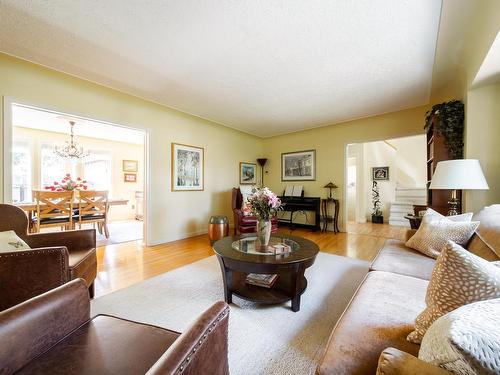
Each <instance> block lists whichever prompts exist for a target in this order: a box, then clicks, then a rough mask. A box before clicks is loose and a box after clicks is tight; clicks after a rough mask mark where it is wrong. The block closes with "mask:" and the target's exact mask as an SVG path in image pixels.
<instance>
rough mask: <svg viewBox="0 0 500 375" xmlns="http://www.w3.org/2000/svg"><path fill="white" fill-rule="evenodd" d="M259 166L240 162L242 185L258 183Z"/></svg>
mask: <svg viewBox="0 0 500 375" xmlns="http://www.w3.org/2000/svg"><path fill="white" fill-rule="evenodd" d="M256 175H257V164H254V163H244V162H240V184H242V185H244V184H249V185H250V184H256V183H257V177H256Z"/></svg>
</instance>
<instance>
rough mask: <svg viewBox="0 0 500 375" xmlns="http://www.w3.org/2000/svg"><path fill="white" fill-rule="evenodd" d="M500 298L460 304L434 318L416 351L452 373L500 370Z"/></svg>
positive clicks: (488, 372) (479, 372) (462, 373)
mask: <svg viewBox="0 0 500 375" xmlns="http://www.w3.org/2000/svg"><path fill="white" fill-rule="evenodd" d="M499 316H500V299H493V300H489V301H481V302H475V303H471V304H469V305H465V306H462V307H460V308H458V309H456V310H454V311H452V312H450V313H448V314H446V315H444V316H442V317H441V318H439V319H438V320H436V321H435V322H434V323H433V324H432V325H431V326H430V327H429V329H428V330H427V332H426V334H425V336H424V338H423V339H422V345H421V346H420V351H419V353H418V358H419V359H421V360H422V361H425V362H428V363H431V364H433V365H435V366H440V367H442V368H445V369H446V370H448V371H451V372H453V373H454V374H460V375H469V374H500V325H499V324H498V317H499Z"/></svg>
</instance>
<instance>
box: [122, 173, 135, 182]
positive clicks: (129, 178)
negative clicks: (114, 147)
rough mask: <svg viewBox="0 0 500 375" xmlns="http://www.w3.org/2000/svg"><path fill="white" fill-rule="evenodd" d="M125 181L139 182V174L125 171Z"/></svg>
mask: <svg viewBox="0 0 500 375" xmlns="http://www.w3.org/2000/svg"><path fill="white" fill-rule="evenodd" d="M123 181H124V182H137V174H135V173H124V174H123Z"/></svg>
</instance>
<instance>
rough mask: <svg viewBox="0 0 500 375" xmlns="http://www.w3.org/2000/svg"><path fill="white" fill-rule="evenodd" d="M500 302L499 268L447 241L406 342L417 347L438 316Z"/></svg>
mask: <svg viewBox="0 0 500 375" xmlns="http://www.w3.org/2000/svg"><path fill="white" fill-rule="evenodd" d="M495 298H500V268H498V267H496V266H495V265H494V264H492V263H491V262H488V261H487V260H484V259H483V258H480V257H478V256H477V255H474V254H472V253H470V252H469V251H467V250H465V249H464V248H462V247H461V246H459V245H457V244H455V243H453V242H451V241H449V242H448V244H447V245H446V246H445V248H444V249H443V251H442V253H441V255H439V257H438V258H437V260H436V265H435V266H434V269H433V270H432V275H431V279H430V281H429V285H428V286H427V293H426V295H425V303H426V305H427V307H426V308H425V310H424V311H422V312H421V313H420V314H419V315H418V316H417V318H416V319H415V327H414V329H415V330H414V331H413V332H411V333H410V334H409V335H408V341H410V342H413V343H415V344H420V342H421V341H422V338H423V337H424V334H425V332H426V331H427V329H429V327H430V326H431V325H432V323H434V322H435V321H436V320H437V319H439V318H440V317H441V316H443V315H445V314H448V313H449V312H451V311H453V310H455V309H458V308H459V307H461V306H464V305H467V304H469V303H473V302H478V301H485V300H491V299H495Z"/></svg>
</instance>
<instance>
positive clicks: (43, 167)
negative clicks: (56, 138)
mask: <svg viewBox="0 0 500 375" xmlns="http://www.w3.org/2000/svg"><path fill="white" fill-rule="evenodd" d="M66 164H67V163H66V160H64V159H63V158H61V157H59V156H57V155H56V154H55V153H54V147H53V146H52V145H49V144H45V145H42V147H41V149H40V188H41V189H43V188H44V187H45V186H48V185H53V184H54V181H58V182H59V181H61V179H62V178H63V177H64V176H65V175H66V173H71V172H72V170H71V169H72V168H67V165H66Z"/></svg>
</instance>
